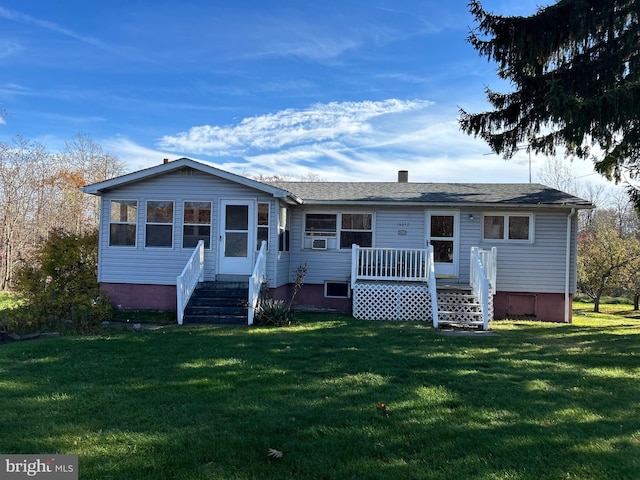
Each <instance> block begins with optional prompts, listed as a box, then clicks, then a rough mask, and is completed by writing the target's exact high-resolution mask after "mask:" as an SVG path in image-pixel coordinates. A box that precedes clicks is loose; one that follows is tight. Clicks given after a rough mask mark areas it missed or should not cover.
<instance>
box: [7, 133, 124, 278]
mask: <svg viewBox="0 0 640 480" xmlns="http://www.w3.org/2000/svg"><path fill="white" fill-rule="evenodd" d="M124 170H125V167H124V164H123V162H121V161H120V160H119V159H118V158H117V157H115V156H114V155H112V154H110V153H108V152H105V151H104V150H103V149H102V147H101V146H100V145H99V144H97V143H96V142H95V141H94V140H93V139H92V138H91V137H90V136H89V135H87V134H84V133H79V134H77V135H76V136H75V137H74V138H72V139H71V140H69V141H67V142H65V145H64V148H63V149H62V150H61V151H60V152H55V153H51V152H49V151H47V149H46V147H45V146H44V145H42V144H41V143H39V142H36V141H33V140H28V139H26V138H24V137H22V136H17V137H15V138H14V139H12V140H11V141H10V142H0V243H1V245H0V290H11V289H12V288H13V287H14V285H15V280H16V278H15V276H16V272H17V271H18V269H19V268H20V267H21V266H23V265H25V264H28V263H29V262H31V261H33V259H34V258H35V256H36V254H37V252H38V250H39V249H40V248H41V247H42V245H43V244H44V243H45V242H46V241H47V239H48V238H49V236H50V235H51V233H52V232H54V231H61V232H65V233H70V234H75V235H83V234H86V233H88V232H90V231H92V230H95V229H96V228H97V225H98V222H99V201H98V198H95V197H92V196H90V195H86V194H84V193H82V192H81V191H80V187H83V186H84V185H87V184H90V183H94V182H99V181H102V180H106V179H109V178H112V177H114V176H117V175H120V174H122V173H124Z"/></svg>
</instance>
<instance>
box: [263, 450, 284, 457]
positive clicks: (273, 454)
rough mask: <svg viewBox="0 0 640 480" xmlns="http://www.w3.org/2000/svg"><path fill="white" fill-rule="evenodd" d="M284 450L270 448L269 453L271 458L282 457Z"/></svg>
mask: <svg viewBox="0 0 640 480" xmlns="http://www.w3.org/2000/svg"><path fill="white" fill-rule="evenodd" d="M282 455H283V454H282V452H281V451H280V450H276V449H275V448H270V449H269V454H268V455H267V456H268V457H270V458H282Z"/></svg>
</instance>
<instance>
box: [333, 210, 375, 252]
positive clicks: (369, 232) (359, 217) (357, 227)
mask: <svg viewBox="0 0 640 480" xmlns="http://www.w3.org/2000/svg"><path fill="white" fill-rule="evenodd" d="M372 217H373V215H372V214H371V213H343V214H341V222H340V248H351V245H353V244H354V243H355V244H356V245H360V246H361V247H371V246H372V245H373V227H372V223H373V222H372Z"/></svg>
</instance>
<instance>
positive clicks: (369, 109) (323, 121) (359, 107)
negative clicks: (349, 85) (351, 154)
mask: <svg viewBox="0 0 640 480" xmlns="http://www.w3.org/2000/svg"><path fill="white" fill-rule="evenodd" d="M429 105H431V102H429V101H426V100H396V99H390V100H384V101H379V102H371V101H365V102H342V103H338V102H331V103H325V104H315V105H312V106H311V107H309V108H307V109H303V110H300V109H286V110H282V111H280V112H276V113H271V114H267V115H261V116H256V117H249V118H245V119H243V120H242V121H241V122H240V123H238V124H236V125H230V126H223V127H220V126H211V125H204V126H199V127H193V128H191V129H189V130H188V131H187V132H182V133H179V134H177V135H173V136H171V135H166V136H164V137H162V139H161V140H160V142H159V145H160V147H162V148H165V149H168V150H182V151H185V150H186V151H190V152H195V153H199V154H207V155H211V156H225V155H244V154H248V153H250V152H251V151H252V150H258V151H264V150H272V149H282V148H287V147H291V146H295V145H300V144H318V143H322V142H327V141H332V140H335V139H338V138H342V139H343V138H345V137H349V138H351V139H354V138H358V137H359V136H361V135H362V134H365V133H370V132H371V131H372V125H371V123H370V121H371V120H372V119H374V118H376V117H381V116H385V115H391V114H397V113H402V112H409V111H415V110H421V109H424V108H426V107H427V106H429Z"/></svg>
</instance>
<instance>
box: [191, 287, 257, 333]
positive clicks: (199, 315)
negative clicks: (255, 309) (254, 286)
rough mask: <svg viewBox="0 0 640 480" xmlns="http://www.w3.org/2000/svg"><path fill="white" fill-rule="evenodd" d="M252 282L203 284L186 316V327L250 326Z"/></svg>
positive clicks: (193, 298)
mask: <svg viewBox="0 0 640 480" xmlns="http://www.w3.org/2000/svg"><path fill="white" fill-rule="evenodd" d="M248 296H249V284H248V282H246V281H245V282H235V281H216V282H200V283H198V285H197V286H196V289H195V290H194V291H193V295H191V298H190V299H189V303H188V304H187V307H186V309H185V312H184V323H185V324H219V325H247V322H248V317H247V301H248Z"/></svg>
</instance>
